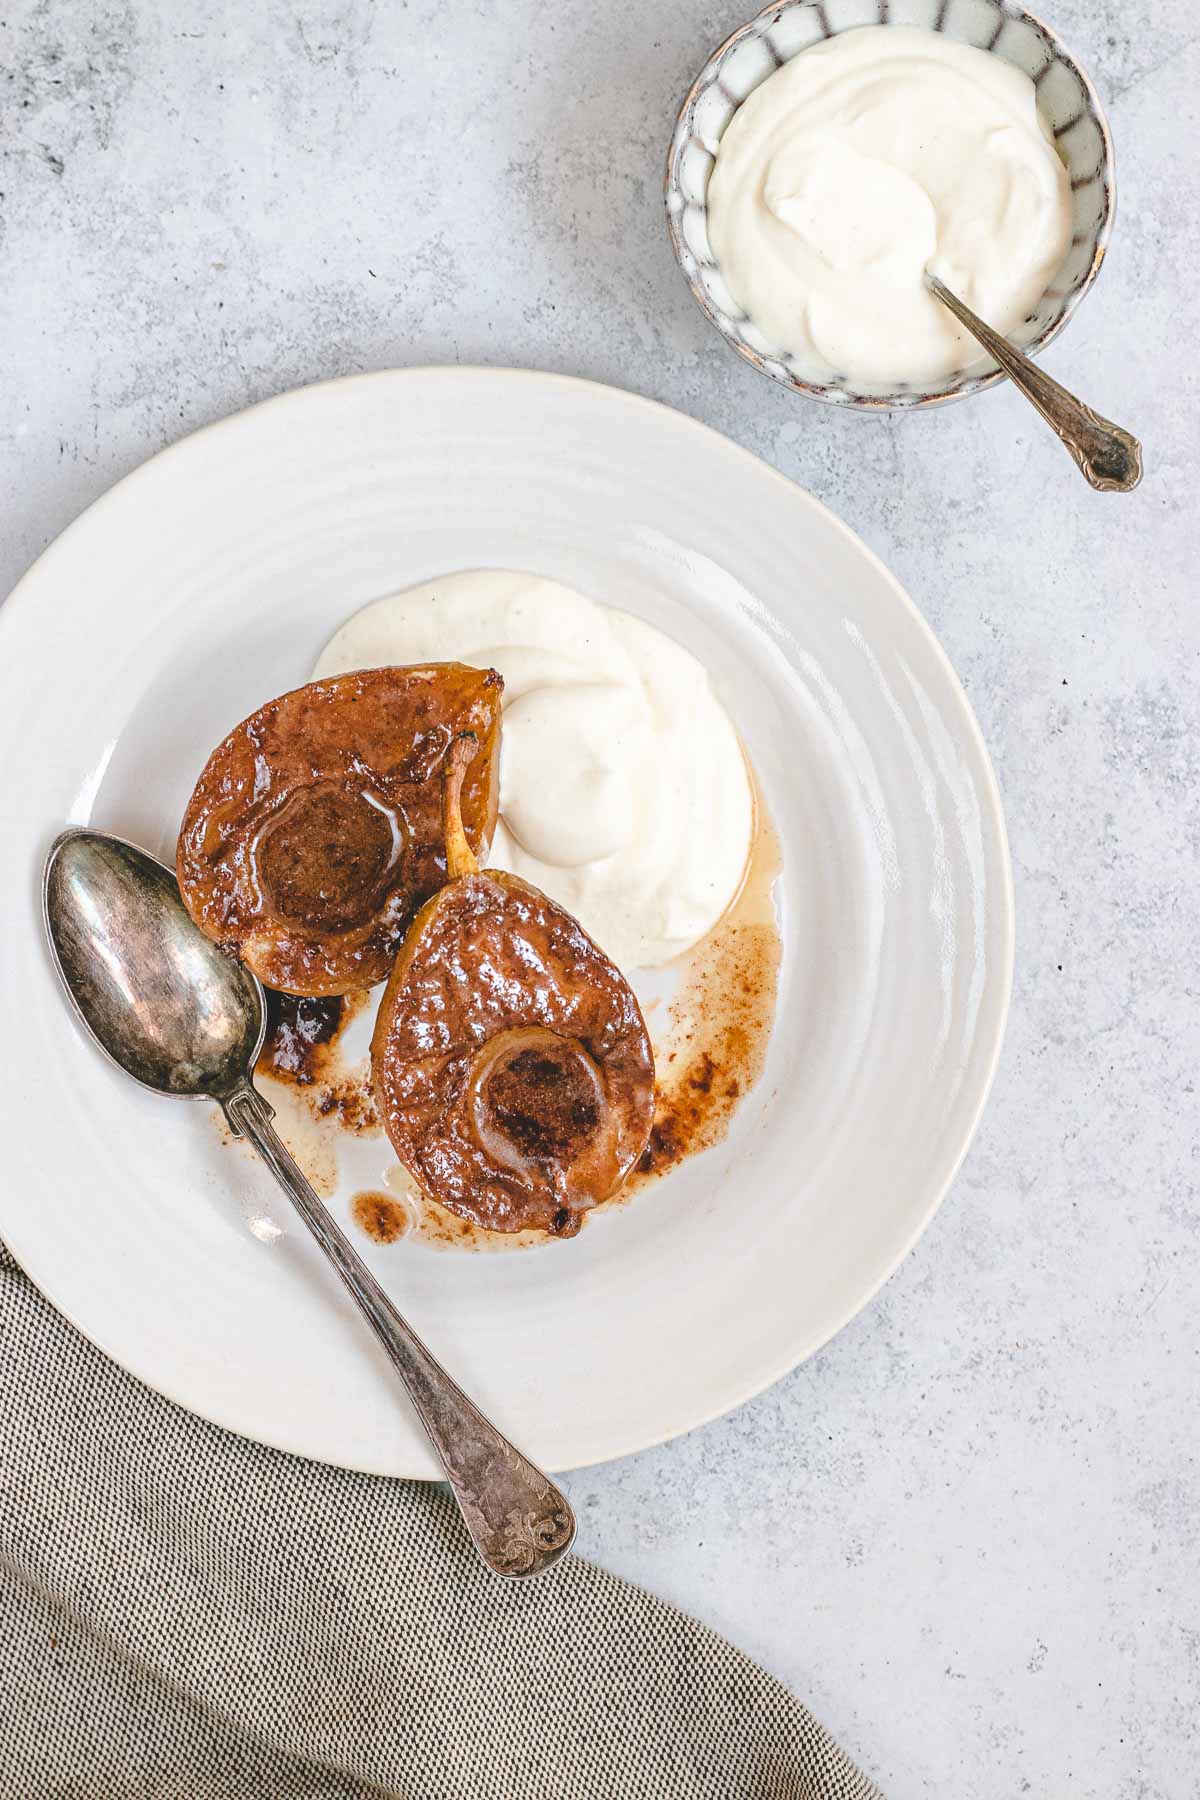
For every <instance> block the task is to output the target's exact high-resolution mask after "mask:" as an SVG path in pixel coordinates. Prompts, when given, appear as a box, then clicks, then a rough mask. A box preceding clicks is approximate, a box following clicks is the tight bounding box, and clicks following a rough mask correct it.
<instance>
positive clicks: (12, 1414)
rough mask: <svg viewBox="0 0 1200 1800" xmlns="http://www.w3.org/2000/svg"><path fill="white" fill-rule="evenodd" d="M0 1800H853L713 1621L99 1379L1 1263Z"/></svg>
mask: <svg viewBox="0 0 1200 1800" xmlns="http://www.w3.org/2000/svg"><path fill="white" fill-rule="evenodd" d="M0 1378H2V1389H0V1796H2V1800H44V1797H48V1796H54V1800H134V1797H136V1800H259V1797H262V1800H342V1797H343V1796H346V1797H349V1796H355V1797H356V1800H357V1797H358V1796H367V1795H396V1796H402V1797H403V1800H624V1797H625V1796H637V1800H707V1797H708V1796H712V1797H713V1800H717V1797H718V1796H719V1797H720V1800H880V1795H879V1790H878V1789H877V1788H876V1787H875V1786H874V1785H873V1783H871V1782H869V1781H868V1780H866V1778H865V1777H864V1776H863V1775H862V1774H860V1772H859V1771H858V1770H857V1769H856V1768H855V1766H854V1765H853V1763H851V1762H850V1760H849V1759H848V1758H847V1757H846V1756H845V1755H844V1754H843V1752H842V1751H841V1749H840V1748H839V1747H838V1745H837V1744H836V1743H834V1741H833V1740H832V1739H831V1738H830V1737H829V1735H828V1733H827V1732H826V1731H825V1730H824V1729H823V1727H822V1726H820V1725H819V1724H818V1723H817V1722H816V1720H815V1719H813V1718H812V1717H811V1715H810V1714H809V1713H808V1712H806V1711H805V1709H804V1707H803V1706H802V1705H801V1704H800V1702H799V1701H798V1700H797V1699H796V1698H795V1697H794V1696H793V1695H792V1694H790V1693H789V1692H788V1691H787V1689H786V1688H784V1687H782V1686H781V1685H780V1683H779V1682H777V1681H776V1680H774V1679H773V1677H771V1676H770V1675H767V1674H766V1673H765V1672H764V1671H763V1670H762V1669H760V1668H758V1667H757V1666H756V1665H755V1664H754V1663H752V1662H750V1661H749V1659H748V1658H746V1657H745V1656H742V1655H741V1654H740V1653H739V1652H738V1651H736V1650H734V1649H733V1648H732V1647H731V1646H730V1645H728V1644H727V1643H725V1642H724V1640H723V1639H721V1638H719V1637H718V1636H717V1635H716V1634H715V1633H714V1632H712V1631H709V1630H707V1629H706V1627H704V1626H703V1625H699V1624H697V1623H696V1622H695V1621H694V1620H692V1619H689V1618H687V1617H685V1616H684V1615H683V1614H681V1613H679V1612H676V1611H675V1610H674V1609H673V1608H672V1607H670V1606H667V1605H664V1604H663V1603H662V1602H661V1601H659V1600H656V1599H654V1598H653V1596H651V1595H649V1594H646V1593H644V1592H642V1591H641V1590H640V1589H639V1588H636V1587H632V1586H630V1585H629V1584H628V1583H627V1582H624V1581H618V1580H617V1579H616V1578H615V1577H613V1576H611V1575H608V1574H606V1573H605V1572H604V1571H603V1570H602V1569H596V1568H593V1567H592V1566H591V1565H590V1564H589V1563H586V1562H582V1561H580V1560H579V1559H578V1558H575V1557H572V1558H567V1559H565V1560H564V1562H563V1563H561V1564H560V1565H559V1566H558V1568H557V1569H555V1570H554V1571H553V1572H552V1573H551V1574H550V1575H548V1576H546V1577H545V1578H544V1579H543V1580H540V1581H536V1582H532V1583H530V1584H528V1585H521V1584H511V1583H504V1582H502V1581H499V1580H497V1579H496V1578H495V1577H494V1576H490V1575H488V1574H487V1572H486V1571H485V1570H483V1569H482V1568H481V1567H480V1565H479V1564H478V1563H477V1562H476V1560H475V1556H474V1553H473V1551H472V1550H471V1547H470V1544H469V1542H468V1541H467V1539H466V1537H465V1535H464V1533H463V1530H462V1527H461V1525H460V1524H459V1522H458V1519H457V1515H456V1514H455V1511H454V1508H453V1506H452V1504H451V1502H450V1500H449V1499H448V1497H447V1495H446V1494H445V1493H444V1492H443V1490H441V1489H440V1488H438V1487H435V1486H431V1485H426V1484H422V1483H417V1482H403V1481H385V1480H380V1479H378V1478H375V1477H371V1476H366V1475H355V1474H349V1473H346V1472H345V1471H343V1470H339V1469H331V1468H327V1467H325V1466H324V1465H323V1464H319V1463H311V1462H305V1461H303V1460H301V1459H300V1458H297V1457H292V1456H284V1455H282V1454H280V1453H279V1452H276V1451H273V1450H267V1449H263V1448H262V1447H261V1446H259V1445H256V1444H251V1443H248V1442H246V1441H245V1440H243V1439H241V1438H237V1437H234V1436H232V1435H231V1434H229V1433H228V1432H224V1431H221V1430H219V1429H218V1428H217V1427H216V1426H213V1425H209V1424H206V1423H205V1422H204V1421H203V1420H202V1419H198V1418H195V1417H193V1415H192V1414H190V1413H187V1412H184V1411H182V1410H181V1409H180V1408H179V1407H177V1406H174V1405H173V1404H172V1403H171V1402H170V1401H167V1400H164V1399H162V1398H161V1397H160V1396H159V1395H157V1394H154V1393H152V1392H151V1391H150V1390H149V1389H148V1388H145V1387H143V1386H142V1385H141V1383H140V1382H138V1381H135V1380H134V1379H133V1377H132V1376H129V1375H126V1374H125V1373H124V1371H123V1370H121V1369H119V1368H118V1367H117V1366H116V1364H114V1363H111V1362H109V1361H108V1359H107V1358H106V1357H104V1356H103V1355H102V1354H101V1353H100V1352H99V1351H98V1350H96V1349H95V1348H93V1346H92V1345H91V1344H89V1343H88V1342H87V1341H86V1340H85V1339H84V1338H83V1337H81V1336H80V1335H79V1333H78V1332H76V1331H75V1330H74V1328H73V1327H72V1326H70V1325H68V1324H67V1322H66V1321H65V1320H64V1319H63V1318H62V1317H61V1316H60V1315H59V1314H58V1313H57V1312H56V1311H55V1310H54V1309H53V1307H51V1306H50V1305H49V1304H48V1302H47V1301H46V1300H44V1299H43V1298H42V1296H41V1295H40V1294H39V1293H38V1291H37V1289H36V1288H34V1287H33V1285H32V1284H31V1283H30V1282H29V1281H28V1280H27V1278H26V1277H25V1276H24V1275H23V1274H22V1273H21V1271H20V1270H19V1269H18V1268H17V1266H16V1264H15V1263H14V1262H13V1260H12V1259H11V1257H10V1256H8V1254H7V1252H5V1251H4V1249H3V1246H0Z"/></svg>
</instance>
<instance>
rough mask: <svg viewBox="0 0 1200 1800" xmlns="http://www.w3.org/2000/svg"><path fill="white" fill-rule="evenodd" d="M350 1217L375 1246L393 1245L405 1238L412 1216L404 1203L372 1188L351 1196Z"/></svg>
mask: <svg viewBox="0 0 1200 1800" xmlns="http://www.w3.org/2000/svg"><path fill="white" fill-rule="evenodd" d="M350 1217H351V1218H352V1219H353V1220H354V1223H355V1224H356V1225H357V1226H358V1227H359V1229H360V1230H361V1231H365V1232H366V1234H367V1236H368V1237H369V1238H373V1239H374V1241H375V1243H377V1244H394V1243H395V1242H396V1240H397V1239H398V1238H402V1237H406V1236H407V1234H408V1232H409V1230H410V1228H411V1226H412V1215H411V1213H410V1212H409V1210H408V1207H407V1206H405V1204H404V1202H403V1201H402V1200H396V1199H394V1198H393V1196H392V1195H391V1194H381V1193H379V1192H378V1190H377V1189H374V1188H368V1189H364V1190H363V1191H361V1192H360V1193H357V1194H355V1195H354V1196H353V1198H352V1199H351V1201H350Z"/></svg>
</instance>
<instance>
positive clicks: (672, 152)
mask: <svg viewBox="0 0 1200 1800" xmlns="http://www.w3.org/2000/svg"><path fill="white" fill-rule="evenodd" d="M994 4H995V5H996V9H997V11H998V12H1000V13H1002V14H1003V16H1004V19H1005V20H1007V19H1013V20H1016V21H1017V22H1018V23H1024V24H1026V25H1032V26H1033V28H1034V30H1035V31H1037V32H1040V33H1041V35H1042V37H1043V39H1044V40H1045V42H1046V44H1047V46H1048V47H1049V51H1050V56H1049V58H1048V60H1047V63H1046V64H1045V65H1044V66H1045V67H1049V65H1050V63H1051V62H1055V61H1057V62H1061V63H1063V64H1065V66H1066V67H1067V68H1068V69H1069V70H1070V71H1071V73H1072V74H1073V75H1074V76H1075V79H1076V80H1077V81H1078V83H1079V85H1080V87H1081V88H1082V90H1083V93H1084V96H1085V98H1086V100H1087V103H1088V107H1089V108H1090V110H1091V115H1092V117H1093V118H1094V119H1095V121H1096V124H1097V125H1098V127H1099V129H1100V140H1101V145H1102V155H1101V160H1100V164H1099V171H1098V172H1099V174H1100V177H1101V184H1102V187H1103V191H1104V194H1105V196H1106V200H1107V204H1106V206H1105V211H1104V217H1103V218H1102V219H1101V221H1100V227H1099V230H1098V231H1097V233H1096V246H1095V249H1094V251H1093V252H1092V259H1091V262H1090V263H1089V264H1088V267H1087V271H1086V273H1085V274H1084V275H1083V276H1082V278H1081V279H1080V280H1079V281H1078V282H1077V283H1076V285H1075V287H1074V289H1073V290H1072V292H1071V293H1070V294H1068V295H1067V296H1066V297H1065V304H1064V306H1063V310H1062V312H1061V313H1060V314H1059V317H1058V318H1057V319H1056V320H1055V321H1054V323H1053V324H1052V325H1048V326H1046V328H1045V329H1044V330H1043V331H1040V332H1039V333H1038V334H1037V336H1036V337H1034V338H1032V339H1031V340H1030V342H1029V343H1028V344H1025V345H1022V346H1021V347H1022V349H1023V350H1024V352H1025V354H1026V355H1027V356H1037V355H1038V354H1039V353H1040V352H1041V351H1042V350H1044V349H1045V348H1046V346H1047V344H1052V343H1053V342H1054V339H1055V338H1056V337H1057V336H1058V334H1059V332H1060V331H1062V330H1063V329H1064V328H1065V327H1066V326H1067V325H1068V324H1069V323H1070V321H1071V320H1072V319H1073V318H1074V316H1075V313H1076V310H1077V308H1078V307H1079V304H1080V302H1081V301H1082V300H1083V297H1084V295H1085V294H1086V293H1088V291H1089V290H1090V288H1091V286H1092V283H1093V282H1094V281H1095V279H1096V277H1097V275H1098V274H1099V273H1100V268H1101V265H1102V263H1103V262H1104V257H1105V252H1106V251H1107V249H1108V244H1109V239H1110V238H1111V237H1112V230H1113V223H1114V221H1115V219H1116V214H1117V172H1116V157H1115V154H1114V151H1113V140H1112V132H1111V131H1110V129H1109V124H1108V118H1107V116H1106V114H1105V111H1104V108H1103V106H1102V105H1101V103H1100V96H1099V94H1098V93H1097V92H1096V88H1095V84H1094V83H1093V81H1092V79H1091V77H1090V76H1089V75H1088V73H1087V71H1086V70H1085V69H1084V67H1083V65H1082V64H1081V63H1080V62H1079V61H1078V59H1077V58H1076V57H1074V56H1073V55H1072V54H1071V52H1070V51H1069V50H1068V49H1067V47H1066V45H1065V44H1064V43H1063V41H1062V39H1061V37H1060V36H1059V35H1058V33H1057V31H1055V30H1054V29H1053V27H1052V26H1050V25H1047V24H1046V22H1045V20H1043V19H1040V18H1039V17H1038V16H1037V14H1036V13H1031V12H1029V11H1028V10H1027V9H1026V8H1025V7H1023V6H1017V5H1013V4H1011V0H994ZM818 5H820V0H774V4H772V5H769V6H764V7H762V8H761V9H760V11H758V12H756V13H755V14H754V16H753V17H752V18H750V19H747V20H746V22H745V24H744V25H739V26H738V27H737V29H736V30H734V31H731V32H730V34H729V36H728V37H727V38H726V39H725V40H724V42H723V43H721V44H718V46H717V48H716V49H715V50H714V51H713V52H712V54H711V55H710V56H709V57H708V58H707V59H706V60H705V63H704V66H703V68H702V69H701V70H700V73H699V74H698V75H697V76H696V79H695V80H694V81H693V82H692V85H691V86H690V87H689V89H688V91H687V93H686V94H685V95H684V99H683V104H682V105H681V106H680V108H679V111H678V113H677V114H676V116H675V124H674V126H673V128H672V131H671V142H670V145H669V146H668V149H667V167H666V174H665V177H664V181H663V200H664V202H665V210H666V214H667V231H668V233H669V235H670V239H671V248H672V250H673V251H674V252H675V260H676V262H677V263H678V264H679V268H680V272H681V273H682V275H683V278H684V280H685V281H686V282H687V284H688V287H689V288H690V289H691V293H692V298H693V299H694V300H695V302H696V304H697V305H698V306H699V308H700V310H701V312H702V313H704V315H705V317H706V318H707V319H708V321H709V323H710V324H711V325H712V326H713V327H714V328H715V329H716V331H717V332H718V333H719V335H720V337H721V339H722V341H723V342H724V343H726V344H728V345H729V347H730V349H731V350H736V351H737V353H738V355H739V356H742V357H744V358H745V359H746V361H747V362H748V363H749V364H750V366H751V367H752V368H754V369H757V370H758V372H759V374H760V375H765V376H766V378H767V380H768V381H773V382H775V383H776V385H777V386H779V387H787V388H791V390H792V391H793V393H797V394H803V395H805V396H806V397H807V398H808V399H810V400H820V401H822V402H823V403H824V404H826V405H828V406H837V407H841V408H843V409H849V410H851V411H854V412H919V411H923V410H925V409H926V408H928V407H931V406H946V405H948V404H949V403H950V402H951V401H952V400H966V399H967V398H968V397H969V396H970V395H971V394H981V393H983V392H984V391H985V390H986V389H987V388H990V387H995V386H996V384H997V383H998V382H1001V381H1006V380H1007V379H1008V377H1007V376H1006V375H1005V373H1004V370H1003V369H999V368H997V369H993V370H992V371H991V372H990V373H989V374H986V375H972V376H969V377H968V378H967V380H965V381H962V382H956V383H955V384H954V385H953V386H950V387H945V388H937V389H930V390H928V391H926V392H924V393H918V394H916V395H914V396H912V397H911V398H905V399H903V400H901V399H895V398H889V397H888V396H887V395H885V394H853V393H849V392H847V391H846V389H844V388H841V387H838V386H836V385H835V384H833V383H825V384H822V383H821V382H816V381H805V380H804V378H803V376H800V375H796V374H795V373H793V372H792V371H791V370H788V371H787V372H786V373H784V374H776V373H775V370H774V369H772V368H770V367H769V366H768V364H769V363H770V362H772V361H773V360H775V359H774V358H770V357H766V356H763V355H762V354H761V353H760V352H759V351H757V350H755V349H753V348H752V346H751V345H749V344H746V343H743V342H742V341H741V339H738V338H732V337H730V336H729V334H728V332H726V331H725V330H723V329H722V326H721V322H720V319H719V318H718V316H717V313H716V311H715V309H714V308H713V306H712V303H711V301H710V300H709V297H708V295H707V293H706V292H705V290H704V286H703V284H702V283H701V282H700V281H698V280H697V279H696V277H695V276H693V275H691V274H690V273H689V272H688V267H687V264H686V262H685V261H684V254H685V251H687V246H686V245H685V243H684V240H683V227H682V220H683V212H684V208H682V207H681V208H680V209H679V211H678V213H676V212H675V211H673V210H672V207H671V195H672V191H673V190H674V189H677V188H678V187H679V177H678V163H679V159H680V157H681V155H682V153H683V150H684V148H685V147H686V145H687V144H688V142H690V140H691V137H692V132H691V131H690V129H689V130H688V131H687V133H686V134H685V133H684V131H683V126H684V122H685V120H686V119H687V116H688V113H689V111H690V110H691V109H692V108H694V107H695V104H696V102H697V100H698V99H699V98H700V95H701V93H702V92H703V91H704V89H705V88H707V87H708V86H709V85H710V84H711V82H712V80H713V78H714V76H715V73H716V69H717V66H718V64H719V63H720V62H721V61H722V59H723V58H724V57H726V56H728V55H729V54H730V53H731V51H732V50H733V49H734V47H735V45H737V44H738V43H740V42H741V41H742V39H744V38H747V37H749V36H750V35H751V34H752V33H753V34H758V35H765V27H763V20H764V19H766V18H768V17H769V16H770V15H771V14H779V15H782V14H783V13H785V12H791V11H792V10H793V9H794V8H795V7H797V6H818ZM946 10H947V8H946V6H945V5H944V6H943V9H942V11H943V14H944V13H945V11H946ZM826 22H827V21H826ZM878 22H879V23H880V24H884V25H886V24H890V23H891V22H892V21H891V20H890V18H889V13H888V4H887V0H881V4H880V16H879V21H878ZM1002 28H1003V21H1002V25H1001V29H1002ZM846 29H847V30H856V29H858V27H856V26H848V27H847V28H846ZM843 35H844V33H843V32H840V31H831V32H828V33H827V36H829V37H842V36H843ZM999 35H1000V32H999V30H997V33H996V37H994V38H993V39H992V42H991V43H990V44H988V45H987V46H986V49H987V51H988V54H989V55H990V54H991V53H992V49H993V46H994V44H995V42H996V38H997V37H999ZM805 48H808V46H807V45H806V46H805ZM803 54H804V52H803V50H799V51H797V52H796V55H798V56H802V55H803ZM785 60H786V61H788V62H790V61H791V60H792V59H791V58H790V57H788V58H786V59H785ZM780 67H783V64H782V63H781V64H780ZM767 79H768V80H769V79H770V77H769V76H768V77H767ZM751 91H753V90H751ZM743 98H745V96H743ZM737 104H738V105H739V106H740V105H741V104H742V102H741V101H738V103H737ZM735 111H736V108H735ZM1086 117H1087V111H1086V109H1085V111H1084V112H1082V113H1081V114H1080V115H1079V118H1086ZM1072 123H1078V120H1073V121H1072ZM687 254H688V255H690V254H691V252H690V251H687Z"/></svg>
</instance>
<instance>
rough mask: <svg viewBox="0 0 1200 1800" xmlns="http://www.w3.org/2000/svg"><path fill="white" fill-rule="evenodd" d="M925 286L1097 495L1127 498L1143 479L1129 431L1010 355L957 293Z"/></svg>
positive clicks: (932, 281)
mask: <svg viewBox="0 0 1200 1800" xmlns="http://www.w3.org/2000/svg"><path fill="white" fill-rule="evenodd" d="M925 283H926V286H927V287H928V288H929V290H930V292H931V293H934V294H936V295H937V297H938V299H939V300H940V301H941V303H942V305H943V306H948V307H949V308H950V311H951V312H952V313H953V314H954V316H955V318H956V319H957V320H958V322H959V324H960V325H965V326H966V328H967V330H968V331H969V332H970V333H971V336H972V337H974V338H977V339H978V341H979V342H980V343H981V344H982V345H983V347H984V349H985V350H987V351H989V352H990V353H991V355H992V356H994V357H995V359H996V361H997V362H998V363H999V364H1000V367H1001V368H1002V369H1003V370H1004V371H1005V373H1006V374H1007V375H1008V377H1009V379H1010V380H1011V382H1012V384H1013V386H1014V387H1016V388H1020V390H1021V392H1022V393H1023V394H1024V396H1025V398H1026V399H1027V400H1032V401H1033V404H1034V405H1035V406H1036V407H1037V409H1038V411H1039V412H1040V413H1041V415H1042V417H1043V419H1045V420H1046V422H1047V424H1048V425H1050V426H1052V427H1053V429H1054V430H1055V431H1056V432H1057V433H1058V435H1059V437H1060V438H1061V439H1062V441H1063V443H1064V444H1065V445H1066V446H1067V449H1068V450H1069V451H1070V452H1071V455H1072V456H1073V457H1074V458H1075V461H1076V462H1077V463H1078V464H1079V467H1080V468H1081V469H1082V470H1083V473H1084V476H1085V478H1086V479H1087V480H1088V481H1090V482H1091V484H1092V486H1093V487H1094V488H1098V489H1099V490H1100V491H1101V493H1107V494H1128V493H1129V492H1130V490H1131V489H1132V488H1135V487H1136V486H1137V484H1138V482H1139V481H1140V480H1141V479H1142V446H1141V445H1140V444H1139V443H1138V441H1137V439H1136V438H1135V437H1131V436H1130V434H1129V432H1127V431H1123V430H1122V429H1121V427H1120V426H1119V425H1114V424H1113V422H1112V420H1111V419H1103V418H1101V416H1100V414H1099V413H1097V412H1093V411H1092V409H1091V407H1090V406H1085V405H1084V404H1083V401H1082V400H1077V399H1076V398H1075V396H1074V394H1069V393H1068V392H1067V390H1066V388H1065V387H1060V386H1059V384H1058V382H1057V381H1054V380H1052V379H1051V377H1050V376H1049V375H1047V374H1046V373H1045V372H1044V371H1043V370H1041V369H1039V368H1038V366H1037V364H1036V363H1035V362H1031V361H1030V360H1029V358H1028V357H1027V356H1022V354H1021V352H1020V351H1019V350H1014V349H1013V347H1012V345H1011V344H1010V343H1009V342H1008V340H1007V338H1002V337H1001V336H1000V334H999V332H997V331H993V330H992V328H991V326H990V325H985V324H984V322H983V320H982V319H981V318H980V317H979V315H978V313H973V312H972V311H971V309H970V307H969V306H965V305H964V304H963V302H962V301H961V300H960V299H959V297H958V295H957V294H954V293H951V291H950V289H949V288H948V287H947V286H946V284H945V282H944V281H939V280H938V278H937V276H936V275H932V274H930V272H929V270H928V269H926V271H925Z"/></svg>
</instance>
